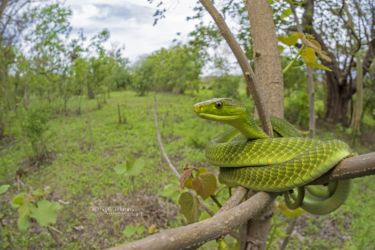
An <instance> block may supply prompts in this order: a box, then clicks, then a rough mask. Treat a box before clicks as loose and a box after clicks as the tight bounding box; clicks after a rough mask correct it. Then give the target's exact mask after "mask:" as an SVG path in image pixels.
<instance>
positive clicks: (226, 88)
mask: <svg viewBox="0 0 375 250" xmlns="http://www.w3.org/2000/svg"><path fill="white" fill-rule="evenodd" d="M240 79H241V78H240V77H239V76H231V75H224V76H220V77H218V78H216V79H212V81H214V83H213V85H212V91H213V95H214V97H232V98H235V99H238V98H239V93H238V88H239V85H240Z"/></svg>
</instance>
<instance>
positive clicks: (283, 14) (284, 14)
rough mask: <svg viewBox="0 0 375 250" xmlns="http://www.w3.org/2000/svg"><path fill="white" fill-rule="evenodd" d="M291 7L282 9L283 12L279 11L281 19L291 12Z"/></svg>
mask: <svg viewBox="0 0 375 250" xmlns="http://www.w3.org/2000/svg"><path fill="white" fill-rule="evenodd" d="M292 13H293V12H292V9H291V8H288V9H285V10H283V12H281V16H280V17H281V19H284V18H285V17H288V16H290V15H291V14H292Z"/></svg>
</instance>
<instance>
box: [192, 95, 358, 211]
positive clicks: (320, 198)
mask: <svg viewBox="0 0 375 250" xmlns="http://www.w3.org/2000/svg"><path fill="white" fill-rule="evenodd" d="M193 110H194V112H195V113H196V114H197V115H198V116H199V117H201V118H204V119H208V120H214V121H219V122H222V123H226V124H229V125H231V126H232V127H234V128H235V129H234V130H230V131H228V132H226V133H224V134H222V135H220V136H218V137H217V138H215V139H214V140H213V141H212V142H210V143H209V144H208V146H207V148H206V158H207V160H208V162H209V163H211V164H212V165H215V166H219V167H220V174H219V180H220V182H222V183H224V184H226V185H228V186H244V187H247V188H249V189H253V190H257V191H269V192H284V191H287V192H284V195H285V200H286V204H287V205H288V207H289V208H293V209H294V208H297V207H302V208H303V209H305V210H306V211H308V212H310V213H313V214H326V213H329V212H332V211H333V210H335V209H336V208H338V207H339V206H340V205H341V204H342V203H343V202H344V201H345V200H346V198H347V196H348V193H349V190H350V181H347V180H345V181H337V182H334V183H330V184H329V185H328V186H327V187H326V188H319V187H310V186H309V188H308V189H307V192H306V194H305V188H304V186H305V185H306V184H308V183H310V182H311V181H313V180H315V179H317V178H318V177H320V176H321V175H323V174H324V173H326V172H327V171H329V170H330V169H331V168H333V167H334V166H335V165H336V164H337V163H339V162H340V161H341V160H342V159H344V158H345V157H348V156H350V155H352V154H353V153H352V151H351V149H350V148H349V146H348V145H347V144H345V143H344V142H342V141H340V140H327V141H322V140H317V139H309V138H302V137H299V136H300V133H299V131H298V130H297V129H296V128H294V127H293V125H291V124H290V123H288V122H287V121H286V120H282V119H279V118H272V119H271V121H272V125H273V128H274V131H275V133H276V134H277V135H279V136H283V137H277V138H269V137H268V136H267V134H265V133H264V132H263V130H262V129H260V127H259V126H258V125H257V124H256V122H255V121H254V120H253V119H252V118H251V116H250V113H249V112H248V111H247V110H246V108H245V107H243V106H242V105H241V104H240V103H239V102H237V101H235V100H233V99H229V98H215V99H211V100H209V101H205V102H200V103H197V104H195V105H194V108H193ZM288 136H289V137H288ZM295 188H297V189H296V190H295V192H290V191H289V190H293V189H295Z"/></svg>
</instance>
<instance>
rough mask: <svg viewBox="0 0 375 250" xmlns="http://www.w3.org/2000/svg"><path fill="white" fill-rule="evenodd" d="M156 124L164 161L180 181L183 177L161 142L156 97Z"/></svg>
mask: <svg viewBox="0 0 375 250" xmlns="http://www.w3.org/2000/svg"><path fill="white" fill-rule="evenodd" d="M154 122H155V129H156V138H157V140H158V143H159V147H160V151H161V153H162V154H163V157H164V160H165V161H166V162H167V163H168V167H169V168H170V169H171V170H172V172H173V173H174V174H175V175H176V176H177V178H178V179H180V178H181V175H180V173H179V172H178V171H177V168H176V167H175V166H174V165H173V163H172V162H171V160H170V159H169V157H168V155H167V152H166V151H165V149H164V146H163V142H162V140H161V134H160V128H159V122H158V103H157V101H156V96H155V97H154Z"/></svg>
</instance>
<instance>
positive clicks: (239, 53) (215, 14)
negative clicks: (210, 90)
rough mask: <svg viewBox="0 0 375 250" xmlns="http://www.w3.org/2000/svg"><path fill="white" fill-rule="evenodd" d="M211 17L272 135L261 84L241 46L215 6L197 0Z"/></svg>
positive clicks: (264, 125)
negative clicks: (239, 68)
mask: <svg viewBox="0 0 375 250" xmlns="http://www.w3.org/2000/svg"><path fill="white" fill-rule="evenodd" d="M199 1H200V2H201V3H202V5H203V6H204V7H205V9H206V10H207V11H208V13H209V14H210V15H211V17H212V18H213V19H214V21H215V23H216V25H217V27H218V28H219V30H220V33H221V34H222V36H223V37H224V39H225V40H226V42H227V43H228V45H229V47H230V48H231V50H232V52H233V54H234V56H235V57H236V59H237V62H238V64H239V65H240V67H241V70H242V73H243V75H244V77H245V80H246V82H247V83H248V86H249V88H250V90H251V94H252V96H253V99H254V103H255V106H256V108H257V111H258V114H259V118H260V120H261V122H262V127H263V130H264V131H265V132H266V133H267V134H269V135H272V125H271V121H270V117H269V112H268V108H267V106H266V103H265V102H264V100H263V98H264V97H263V96H264V95H263V94H262V86H260V84H259V83H258V82H257V80H256V77H255V74H254V71H253V69H252V68H251V66H250V63H249V61H248V59H247V57H246V55H245V53H244V52H243V50H242V48H241V46H240V45H239V44H238V42H237V41H236V39H235V38H234V36H233V34H232V32H231V31H230V29H229V27H228V25H227V24H226V22H225V20H224V18H223V16H222V15H221V14H220V13H219V11H218V10H217V9H216V8H215V6H214V5H213V4H212V2H211V0H199Z"/></svg>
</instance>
